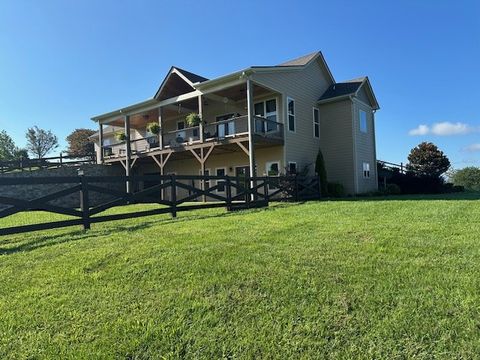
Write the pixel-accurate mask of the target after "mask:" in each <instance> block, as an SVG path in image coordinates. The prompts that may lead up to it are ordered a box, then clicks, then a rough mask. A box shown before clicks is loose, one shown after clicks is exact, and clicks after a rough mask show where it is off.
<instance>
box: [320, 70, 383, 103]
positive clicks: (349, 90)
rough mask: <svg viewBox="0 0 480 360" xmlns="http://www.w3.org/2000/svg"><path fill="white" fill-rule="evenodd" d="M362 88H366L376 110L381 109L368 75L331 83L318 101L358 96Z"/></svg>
mask: <svg viewBox="0 0 480 360" xmlns="http://www.w3.org/2000/svg"><path fill="white" fill-rule="evenodd" d="M361 90H364V91H365V92H366V94H367V97H368V99H369V102H370V104H369V105H370V106H371V107H372V108H373V109H375V110H377V109H379V108H380V107H379V105H378V102H377V99H376V98H375V94H374V93H373V89H372V86H371V84H370V80H369V79H368V77H367V76H365V77H360V78H356V79H351V80H346V81H344V82H340V83H334V84H332V85H330V86H329V87H328V89H327V90H326V91H325V92H324V93H323V95H322V96H321V97H320V99H318V101H319V102H327V101H333V100H336V99H342V98H345V97H348V96H356V97H358V95H359V92H360V91H361Z"/></svg>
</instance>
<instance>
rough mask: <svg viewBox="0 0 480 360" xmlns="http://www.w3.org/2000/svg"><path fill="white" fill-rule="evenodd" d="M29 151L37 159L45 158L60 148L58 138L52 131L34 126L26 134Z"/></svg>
mask: <svg viewBox="0 0 480 360" xmlns="http://www.w3.org/2000/svg"><path fill="white" fill-rule="evenodd" d="M25 137H26V138H27V150H28V151H29V152H30V153H31V154H33V155H34V156H36V157H37V158H39V159H40V158H43V157H45V155H47V154H48V153H49V152H50V151H52V150H54V149H56V148H57V147H58V138H57V137H56V136H55V135H54V134H53V133H52V132H51V131H50V130H43V129H40V128H38V127H37V126H34V127H33V128H29V129H28V130H27V133H26V134H25Z"/></svg>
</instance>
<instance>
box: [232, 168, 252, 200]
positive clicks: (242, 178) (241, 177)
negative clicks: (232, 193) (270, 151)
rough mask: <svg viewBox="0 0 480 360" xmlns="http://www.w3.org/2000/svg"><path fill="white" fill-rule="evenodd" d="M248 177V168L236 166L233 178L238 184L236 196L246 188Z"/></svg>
mask: <svg viewBox="0 0 480 360" xmlns="http://www.w3.org/2000/svg"><path fill="white" fill-rule="evenodd" d="M249 176H250V168H249V167H248V166H237V167H236V168H235V177H236V178H237V180H236V182H237V184H238V188H237V194H239V193H241V192H243V191H245V187H246V186H247V177H249Z"/></svg>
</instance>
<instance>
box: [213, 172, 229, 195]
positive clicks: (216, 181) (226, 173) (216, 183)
mask: <svg viewBox="0 0 480 360" xmlns="http://www.w3.org/2000/svg"><path fill="white" fill-rule="evenodd" d="M218 170H223V171H224V174H223V176H228V172H227V168H226V167H218V168H215V175H214V176H221V175H218ZM214 181H215V185H218V181H219V180H214ZM220 181H223V180H220ZM215 191H216V192H217V194H223V193H225V185H224V190H223V191H219V190H218V189H217V190H215Z"/></svg>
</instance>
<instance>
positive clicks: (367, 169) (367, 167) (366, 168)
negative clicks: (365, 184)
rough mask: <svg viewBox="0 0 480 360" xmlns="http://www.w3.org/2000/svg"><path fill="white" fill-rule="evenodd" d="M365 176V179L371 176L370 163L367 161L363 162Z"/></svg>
mask: <svg viewBox="0 0 480 360" xmlns="http://www.w3.org/2000/svg"><path fill="white" fill-rule="evenodd" d="M363 177H364V178H365V179H368V178H370V163H367V162H364V163H363Z"/></svg>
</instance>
